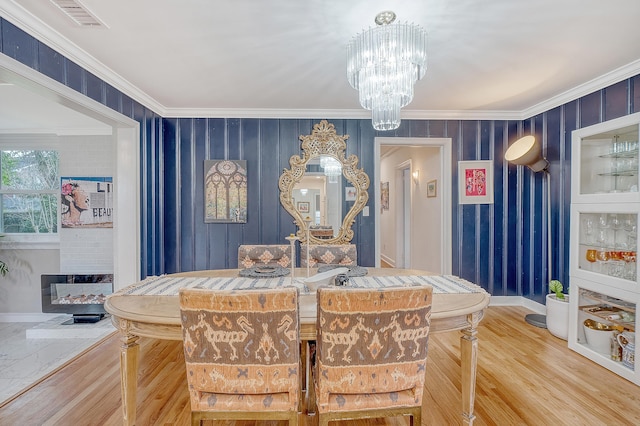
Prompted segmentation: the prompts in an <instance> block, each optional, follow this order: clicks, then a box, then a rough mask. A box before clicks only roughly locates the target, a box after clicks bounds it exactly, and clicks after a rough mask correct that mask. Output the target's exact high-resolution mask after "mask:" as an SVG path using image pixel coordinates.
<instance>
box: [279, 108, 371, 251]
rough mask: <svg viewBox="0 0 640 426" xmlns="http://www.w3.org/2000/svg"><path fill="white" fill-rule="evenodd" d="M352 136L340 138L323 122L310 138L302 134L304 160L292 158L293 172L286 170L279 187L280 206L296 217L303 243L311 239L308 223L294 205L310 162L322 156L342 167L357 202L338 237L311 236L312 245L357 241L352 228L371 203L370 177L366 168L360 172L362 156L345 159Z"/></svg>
mask: <svg viewBox="0 0 640 426" xmlns="http://www.w3.org/2000/svg"><path fill="white" fill-rule="evenodd" d="M347 139H349V135H343V136H338V135H337V134H336V129H335V126H334V125H333V124H330V123H329V122H327V120H322V121H321V122H320V123H318V124H315V125H314V126H313V131H312V132H311V134H310V135H300V140H301V141H302V152H303V154H302V157H301V156H299V155H292V156H291V158H290V159H289V165H290V166H291V169H284V170H283V172H282V175H280V179H279V180H278V187H279V188H280V203H281V204H282V206H283V207H284V208H285V210H286V211H288V212H289V214H290V215H291V216H293V222H294V223H295V224H296V225H297V226H298V233H297V236H298V238H299V239H300V241H301V242H303V243H304V242H306V240H307V223H308V222H307V221H305V218H303V217H302V215H301V214H300V212H299V211H298V209H297V208H295V206H294V205H293V189H294V187H295V185H296V183H298V182H300V181H301V180H302V177H303V176H304V174H305V172H306V169H307V163H308V162H309V160H311V159H312V158H315V157H318V156H320V155H329V156H331V157H333V158H335V159H336V160H338V161H339V162H340V163H341V164H342V175H343V176H344V177H345V178H346V179H347V181H348V182H350V183H351V184H352V185H353V186H354V188H355V190H356V200H355V202H354V203H353V206H351V209H350V210H349V211H348V212H347V214H346V216H344V218H343V219H342V226H341V227H340V230H339V231H338V234H337V235H336V236H335V237H333V238H327V239H320V238H317V237H314V236H313V235H309V242H310V243H311V244H347V243H349V242H350V241H351V239H352V238H353V230H352V229H351V225H353V223H354V222H355V217H356V216H357V215H358V213H360V212H361V211H362V209H363V208H364V206H366V205H367V201H369V193H368V192H367V189H369V176H367V174H366V173H365V172H364V170H363V169H358V157H357V156H356V155H355V154H351V155H350V156H349V157H348V158H345V149H346V148H347V143H346V140H347Z"/></svg>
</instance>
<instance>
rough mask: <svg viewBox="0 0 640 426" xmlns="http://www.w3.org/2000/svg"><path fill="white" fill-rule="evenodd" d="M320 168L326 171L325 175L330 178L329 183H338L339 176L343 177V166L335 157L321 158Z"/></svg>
mask: <svg viewBox="0 0 640 426" xmlns="http://www.w3.org/2000/svg"><path fill="white" fill-rule="evenodd" d="M320 166H321V167H322V168H323V169H324V175H325V176H328V177H329V183H336V182H338V176H340V175H342V164H340V162H339V161H338V160H336V159H335V158H333V157H329V156H323V157H322V158H320Z"/></svg>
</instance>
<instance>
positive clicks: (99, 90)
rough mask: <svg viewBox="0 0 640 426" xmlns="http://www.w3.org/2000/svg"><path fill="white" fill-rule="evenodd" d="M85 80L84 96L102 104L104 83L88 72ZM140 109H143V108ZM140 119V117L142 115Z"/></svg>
mask: <svg viewBox="0 0 640 426" xmlns="http://www.w3.org/2000/svg"><path fill="white" fill-rule="evenodd" d="M85 79H86V85H87V87H86V92H85V93H84V94H85V95H86V96H88V97H90V98H91V99H93V100H94V101H97V102H100V103H104V91H103V88H104V82H103V81H102V80H100V79H99V78H98V77H97V76H95V75H94V74H92V73H90V72H88V71H85ZM140 107H142V105H140ZM141 109H144V107H142V108H141ZM140 117H142V115H141V116H140Z"/></svg>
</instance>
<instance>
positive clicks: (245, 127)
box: [238, 120, 274, 244]
mask: <svg viewBox="0 0 640 426" xmlns="http://www.w3.org/2000/svg"><path fill="white" fill-rule="evenodd" d="M240 126H241V135H242V141H241V142H240V143H241V144H242V152H243V153H244V155H243V156H242V158H238V159H242V160H246V161H247V201H248V202H247V216H251V220H247V223H245V224H243V225H242V236H241V240H242V241H251V240H254V244H257V243H258V242H259V240H260V238H261V234H262V230H261V225H262V221H263V213H264V210H263V208H264V206H263V202H262V199H261V197H260V194H263V195H264V196H265V198H267V194H273V193H274V188H272V187H269V186H267V187H265V188H262V185H263V182H264V180H265V176H264V175H263V171H264V170H263V167H264V166H265V163H266V161H264V160H266V159H265V158H261V155H262V153H261V150H260V140H259V129H260V121H259V120H242V121H241V123H240ZM249 170H251V173H249ZM269 229H271V230H272V232H273V227H271V228H269ZM267 232H269V231H267Z"/></svg>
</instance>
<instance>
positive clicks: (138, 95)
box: [0, 1, 640, 120]
mask: <svg viewBox="0 0 640 426" xmlns="http://www.w3.org/2000/svg"><path fill="white" fill-rule="evenodd" d="M0 15H1V16H2V17H3V18H5V19H7V20H8V21H10V22H11V23H13V24H14V25H16V26H18V27H19V28H21V29H22V30H24V31H26V32H27V33H29V34H30V35H32V36H33V37H35V38H36V39H38V40H40V41H41V42H43V43H45V44H46V45H47V46H49V47H51V48H52V49H54V50H56V51H58V52H59V53H61V54H63V55H64V56H66V57H67V58H69V59H70V60H72V61H74V62H76V63H78V64H79V65H80V66H82V67H83V68H84V69H86V70H87V71H89V72H91V73H93V74H95V75H96V76H98V77H99V78H101V79H102V80H104V81H106V82H107V83H109V84H111V85H112V86H113V87H115V88H117V89H118V90H120V91H121V92H123V93H125V94H126V95H127V96H129V97H131V98H132V99H134V100H136V101H137V102H139V103H140V104H142V105H144V106H145V107H147V108H149V109H151V110H152V111H154V112H155V113H157V114H159V115H160V116H162V117H174V118H187V117H188V118H230V117H233V118H285V119H286V118H290V119H300V118H319V117H322V118H328V119H361V118H369V117H370V116H371V113H370V112H369V111H367V110H364V109H361V110H360V109H357V110H353V109H348V110H322V109H318V110H315V109H299V110H287V109H268V108H264V109H223V108H202V109H198V108H168V107H166V106H164V105H162V104H160V103H159V102H158V101H156V100H155V99H154V98H153V97H151V96H149V95H148V94H147V93H145V92H143V91H142V90H140V89H139V88H138V87H136V86H134V85H133V84H131V83H130V82H129V81H127V80H126V79H124V78H123V77H121V76H120V75H118V74H117V73H115V72H114V71H112V70H111V69H110V68H109V67H107V66H106V65H104V64H103V63H101V62H100V61H98V60H97V59H95V58H94V57H92V56H91V55H89V54H87V52H85V51H84V50H82V49H81V48H79V47H78V46H77V45H76V44H74V43H72V42H71V41H69V40H68V39H66V38H65V37H63V36H62V35H60V34H59V33H58V32H56V31H55V30H53V29H52V28H51V27H50V26H48V25H47V24H46V23H44V22H43V21H42V20H40V19H38V18H36V17H35V16H33V15H31V14H30V13H29V12H28V11H26V10H25V9H24V8H23V7H21V6H20V5H18V4H16V3H15V2H13V1H5V2H3V3H2V4H1V5H0ZM638 74H640V59H639V60H636V61H634V62H631V63H629V64H627V65H624V66H622V67H620V68H617V69H615V70H613V71H610V72H608V73H606V74H604V75H602V76H599V77H597V78H594V79H593V80H590V81H588V82H586V83H584V84H581V85H579V86H576V87H574V88H572V89H569V90H567V91H565V92H563V93H560V94H558V95H556V96H553V97H552V98H550V99H548V100H546V101H543V102H540V103H538V104H536V105H533V106H531V107H529V108H526V109H524V110H521V111H493V110H487V111H482V110H459V111H456V110H450V111H425V110H403V111H402V119H403V120H429V119H430V120H526V119H528V118H531V117H534V116H536V115H538V114H541V113H543V112H546V111H549V110H552V109H554V108H556V107H558V106H560V105H563V104H566V103H568V102H571V101H574V100H576V99H578V98H580V97H582V96H585V95H587V94H589V93H593V92H595V91H598V90H601V89H603V88H605V87H607V86H610V85H612V84H615V83H618V82H620V81H622V80H624V79H626V78H630V77H633V76H635V75H638Z"/></svg>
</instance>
